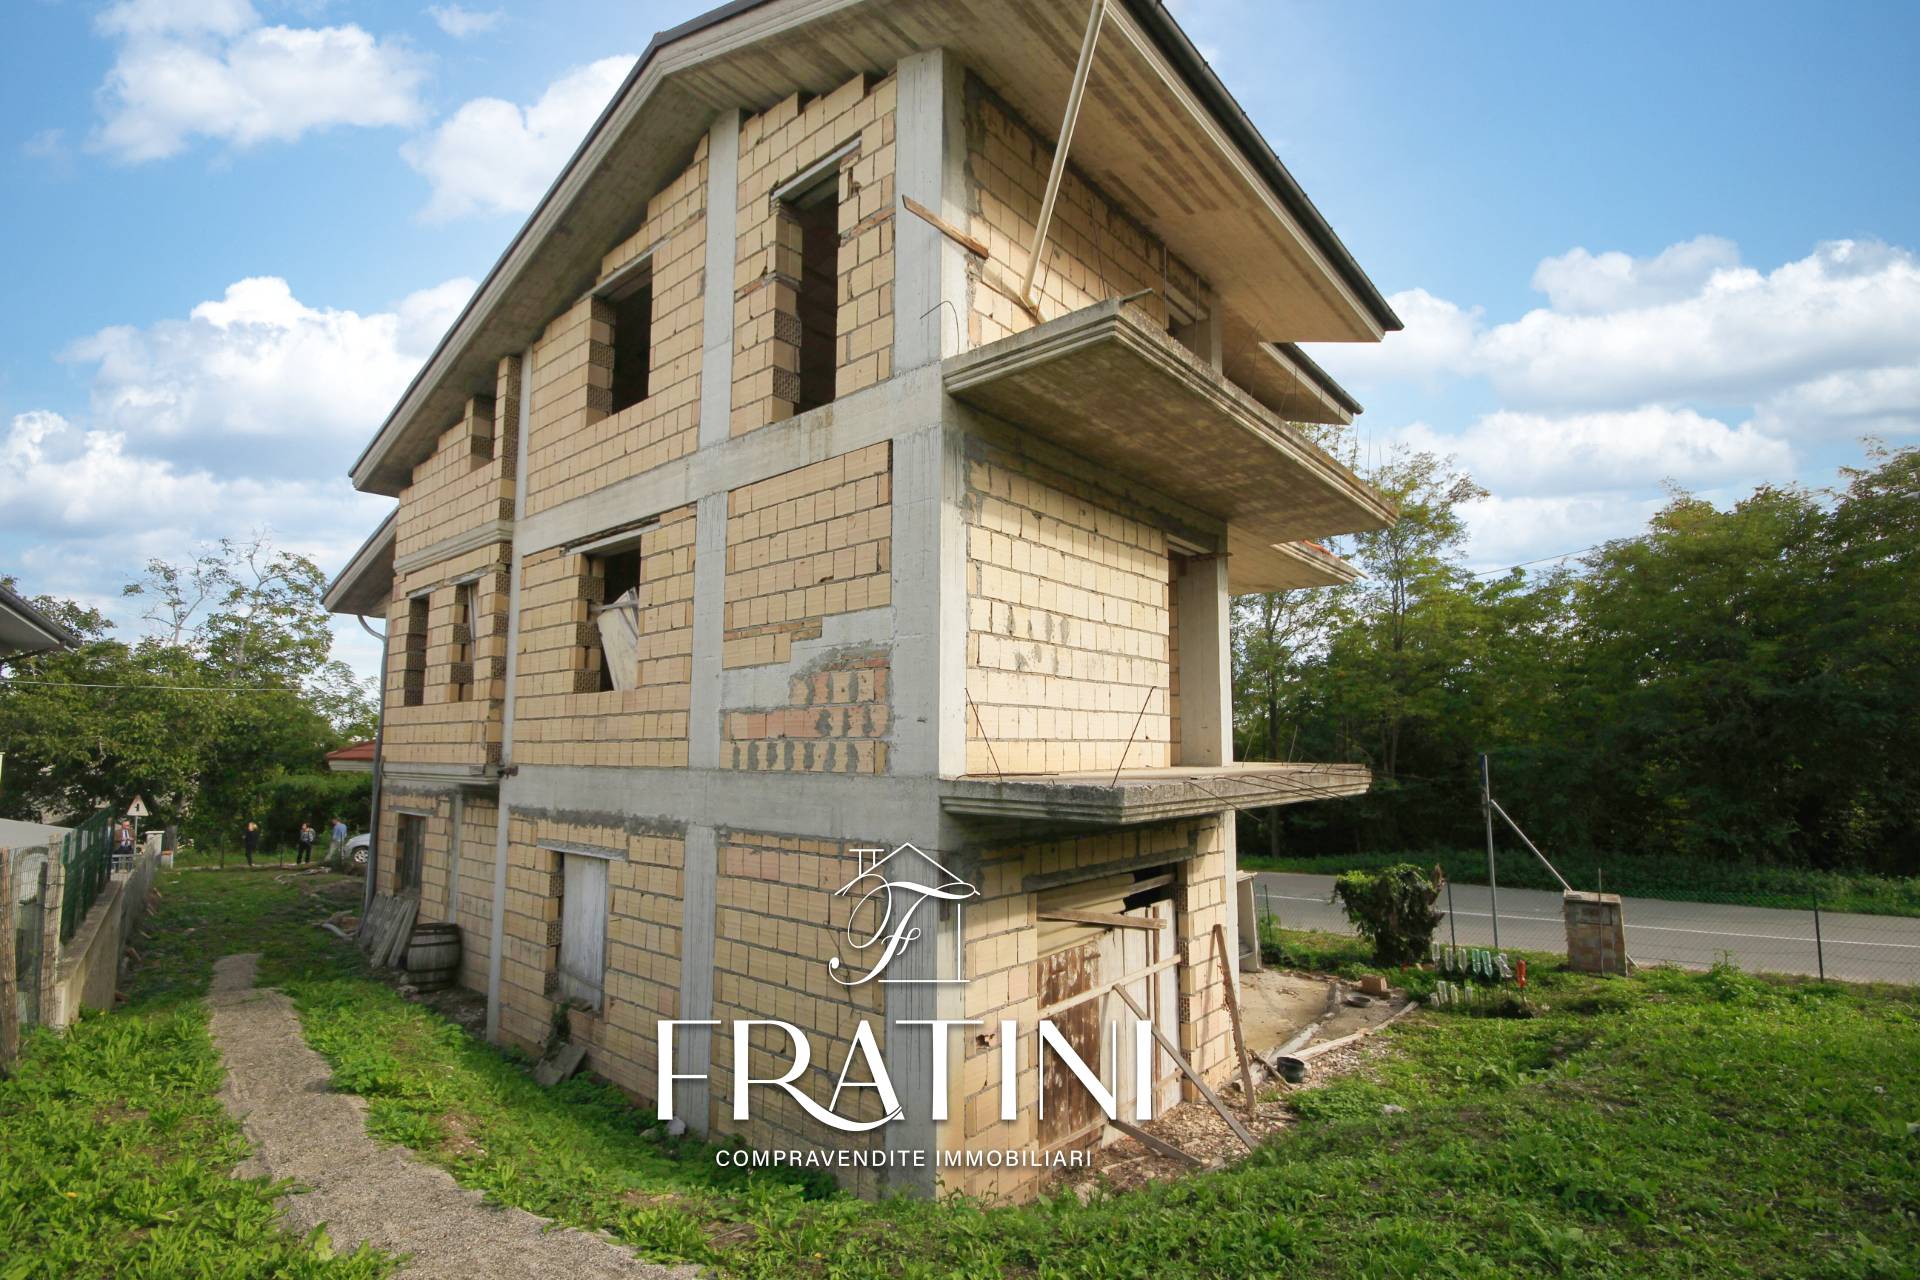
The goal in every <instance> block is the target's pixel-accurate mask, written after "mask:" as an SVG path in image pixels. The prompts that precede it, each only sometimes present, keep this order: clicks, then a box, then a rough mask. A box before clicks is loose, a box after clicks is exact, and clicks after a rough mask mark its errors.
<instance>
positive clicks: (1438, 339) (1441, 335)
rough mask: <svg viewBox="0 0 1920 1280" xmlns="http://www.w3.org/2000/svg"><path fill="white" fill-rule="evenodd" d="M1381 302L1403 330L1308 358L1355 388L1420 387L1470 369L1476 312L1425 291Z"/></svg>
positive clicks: (1478, 313)
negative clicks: (1378, 384)
mask: <svg viewBox="0 0 1920 1280" xmlns="http://www.w3.org/2000/svg"><path fill="white" fill-rule="evenodd" d="M1387 302H1388V305H1390V306H1392V308H1393V310H1394V314H1396V315H1398V316H1399V317H1400V319H1401V321H1402V322H1403V323H1404V324H1405V325H1406V328H1404V329H1402V330H1401V331H1400V332H1399V333H1390V334H1388V335H1387V336H1386V338H1385V339H1384V340H1382V341H1381V342H1379V343H1357V342H1342V343H1332V344H1328V345H1327V346H1324V347H1316V348H1315V349H1314V351H1313V357H1314V359H1315V360H1317V361H1319V362H1320V363H1321V364H1324V365H1325V366H1326V367H1327V369H1328V370H1329V371H1330V372H1331V373H1332V374H1333V375H1334V377H1336V378H1338V379H1341V380H1342V381H1352V382H1354V383H1356V384H1364V383H1368V382H1390V381H1405V382H1426V381H1430V380H1432V379H1435V378H1438V377H1441V376H1455V375H1458V374H1459V373H1460V371H1461V370H1462V369H1464V368H1466V367H1467V366H1468V365H1469V364H1470V362H1471V361H1472V358H1473V349H1474V343H1475V342H1476V341H1477V340H1478V338H1479V334H1480V322H1481V310H1480V308H1479V307H1472V308H1465V307H1461V306H1458V305H1456V304H1455V303H1452V302H1449V301H1447V300H1446V299H1445V298H1439V297H1435V296H1434V295H1433V294H1431V293H1428V292H1427V291H1426V290H1425V289H1407V290H1404V291H1402V292H1400V293H1396V294H1394V295H1392V296H1391V297H1389V298H1388V299H1387Z"/></svg>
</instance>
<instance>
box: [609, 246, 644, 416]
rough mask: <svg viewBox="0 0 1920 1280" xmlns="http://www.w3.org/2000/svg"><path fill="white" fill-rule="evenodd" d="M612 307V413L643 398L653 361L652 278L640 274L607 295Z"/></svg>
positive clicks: (637, 402)
mask: <svg viewBox="0 0 1920 1280" xmlns="http://www.w3.org/2000/svg"><path fill="white" fill-rule="evenodd" d="M607 301H608V302H609V303H611V304H612V306H613V412H615V413H618V412H620V411H621V410H622V409H625V408H627V407H629V406H631V405H636V404H639V403H640V402H641V401H642V400H645V399H646V398H647V392H648V380H649V376H650V373H651V365H652V360H653V281H652V278H651V277H650V276H646V275H643V276H642V277H641V278H640V279H638V280H636V281H633V282H632V283H630V284H628V285H626V286H625V287H624V288H622V289H621V290H619V291H618V292H617V293H615V294H614V295H612V296H610V297H609V298H608V299H607Z"/></svg>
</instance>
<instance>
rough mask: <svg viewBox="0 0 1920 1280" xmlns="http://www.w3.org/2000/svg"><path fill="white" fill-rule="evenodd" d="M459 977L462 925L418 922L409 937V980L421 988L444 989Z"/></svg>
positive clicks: (426, 989)
mask: <svg viewBox="0 0 1920 1280" xmlns="http://www.w3.org/2000/svg"><path fill="white" fill-rule="evenodd" d="M459 980H460V926H459V925H457V924H447V923H444V922H432V923H421V924H416V925H414V926H413V932H412V933H411V934H409V935H408V937H407V981H408V982H410V983H412V984H413V985H414V986H415V987H417V988H419V989H420V990H421V991H440V990H442V989H444V988H447V987H450V986H452V985H453V984H454V983H455V982H458V981H459Z"/></svg>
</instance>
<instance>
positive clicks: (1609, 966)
mask: <svg viewBox="0 0 1920 1280" xmlns="http://www.w3.org/2000/svg"><path fill="white" fill-rule="evenodd" d="M1561 911H1562V913H1563V914H1564V915H1565V917H1566V922H1567V967H1568V968H1570V969H1574V970H1576V971H1578V972H1580V973H1619V974H1624V973H1625V972H1626V971H1627V926H1626V916H1625V913H1624V912H1622V911H1621V909H1620V895H1619V894H1617V893H1578V892H1575V891H1574V890H1571V889H1569V890H1568V891H1567V892H1566V893H1565V894H1563V895H1562V898H1561Z"/></svg>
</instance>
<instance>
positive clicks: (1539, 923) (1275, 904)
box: [1255, 872, 1920, 984]
mask: <svg viewBox="0 0 1920 1280" xmlns="http://www.w3.org/2000/svg"><path fill="white" fill-rule="evenodd" d="M1333 879H1334V877H1333V876H1331V875H1307V874H1293V873H1286V872H1262V873H1260V875H1259V877H1258V880H1257V881H1256V889H1255V904H1256V907H1257V909H1258V910H1259V911H1260V912H1261V913H1262V914H1263V915H1268V916H1270V917H1272V918H1273V919H1274V920H1275V921H1276V922H1277V923H1278V925H1279V926H1280V927H1281V928H1284V929H1306V930H1313V931H1317V932H1324V933H1342V934H1351V933H1353V932H1354V930H1353V926H1352V925H1351V924H1350V923H1349V922H1348V920H1347V917H1346V913H1345V912H1344V911H1343V910H1342V909H1341V907H1340V905H1339V904H1338V903H1337V902H1334V901H1333V900H1332V891H1333ZM1575 887H1576V888H1582V887H1585V886H1580V885H1576V886H1575ZM1437 905H1438V907H1439V909H1440V910H1441V912H1442V913H1443V919H1442V920H1441V923H1440V928H1439V931H1438V932H1437V933H1436V934H1435V937H1434V940H1435V941H1436V942H1439V943H1442V944H1445V945H1450V946H1460V947H1493V948H1496V949H1502V950H1513V951H1534V952H1542V953H1547V954H1552V955H1565V954H1566V951H1567V939H1566V924H1565V915H1564V913H1563V897H1562V894H1561V893H1560V892H1558V891H1548V890H1542V889H1531V888H1526V889H1518V888H1509V887H1505V886H1501V887H1500V888H1498V889H1497V891H1496V890H1495V889H1492V888H1490V887H1489V886H1487V885H1484V884H1449V885H1448V886H1447V890H1446V892H1445V893H1444V894H1443V895H1442V896H1441V899H1440V901H1439V903H1438V904H1437ZM1621 907H1622V914H1623V916H1624V920H1625V929H1626V942H1627V954H1628V955H1629V956H1630V957H1631V958H1632V960H1633V962H1634V963H1635V964H1638V965H1656V964H1670V965H1680V966H1684V967H1687V968H1694V969H1705V968H1708V967H1710V966H1712V965H1714V964H1720V963H1726V964H1731V965H1733V966H1735V967H1736V968H1739V969H1743V970H1746V971H1748V972H1752V973H1773V974H1789V975H1798V976H1804V977H1814V978H1830V979H1834V980H1838V981H1846V982H1897V983H1910V984H1920V917H1916V916H1904V915H1884V914H1876V913H1873V912H1865V911H1857V910H1844V911H1835V910H1832V909H1831V908H1830V907H1829V905H1828V904H1826V903H1823V902H1821V900H1820V895H1819V891H1818V890H1817V889H1813V890H1808V891H1806V892H1805V893H1802V894H1783V893H1781V892H1780V891H1778V890H1769V891H1765V892H1755V893H1733V892H1717V891H1711V890H1694V891H1689V892H1688V894H1687V896H1686V897H1684V898H1680V897H1671V898H1669V897H1652V896H1643V895H1634V894H1626V895H1622V897H1621Z"/></svg>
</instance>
